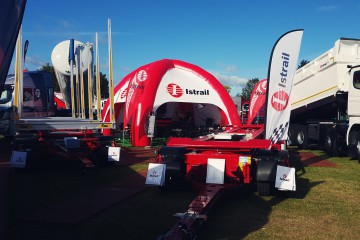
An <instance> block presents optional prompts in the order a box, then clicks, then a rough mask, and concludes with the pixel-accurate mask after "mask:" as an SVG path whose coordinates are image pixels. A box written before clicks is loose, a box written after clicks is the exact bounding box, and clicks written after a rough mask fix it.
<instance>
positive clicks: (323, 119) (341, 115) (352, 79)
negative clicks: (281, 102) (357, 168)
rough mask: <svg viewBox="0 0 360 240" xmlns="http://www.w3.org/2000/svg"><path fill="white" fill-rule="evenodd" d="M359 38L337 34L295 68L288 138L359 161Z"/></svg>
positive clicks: (294, 143)
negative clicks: (331, 43) (317, 53)
mask: <svg viewBox="0 0 360 240" xmlns="http://www.w3.org/2000/svg"><path fill="white" fill-rule="evenodd" d="M359 45H360V39H350V38H341V39H339V40H337V41H336V42H335V45H334V47H333V48H331V49H330V50H328V51H326V52H325V53H323V54H321V55H320V56H319V57H317V58H315V59H314V60H312V61H310V62H309V63H308V64H306V65H305V66H303V67H302V68H300V69H298V70H297V71H296V73H295V76H294V86H293V90H292V91H293V92H292V98H291V119H290V127H289V136H290V138H289V141H290V143H291V144H293V145H297V146H298V147H299V148H307V147H318V148H320V149H323V150H324V151H325V152H326V153H327V154H328V155H330V156H339V155H345V154H348V155H349V156H351V157H352V158H354V159H357V160H358V161H360V68H359V67H360V46H359Z"/></svg>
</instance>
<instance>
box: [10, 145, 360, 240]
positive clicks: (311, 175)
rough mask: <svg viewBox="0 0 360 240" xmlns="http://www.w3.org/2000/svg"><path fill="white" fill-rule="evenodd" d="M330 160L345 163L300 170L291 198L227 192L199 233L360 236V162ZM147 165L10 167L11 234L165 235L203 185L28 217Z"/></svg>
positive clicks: (222, 236) (72, 236) (244, 236)
mask: <svg viewBox="0 0 360 240" xmlns="http://www.w3.org/2000/svg"><path fill="white" fill-rule="evenodd" d="M314 153H315V154H319V155H321V154H323V153H322V152H320V151H314ZM329 160H330V161H332V162H334V163H336V164H337V167H336V168H330V167H305V172H301V171H299V172H298V173H299V174H301V176H299V178H298V180H297V192H295V193H291V194H288V195H287V197H284V196H282V197H279V196H278V197H259V196H258V195H257V194H255V193H252V192H246V191H238V192H233V193H229V194H227V195H225V196H224V198H223V199H222V200H221V201H220V202H219V203H218V204H217V206H216V208H214V210H213V211H212V212H211V213H210V215H209V219H208V221H207V222H205V224H204V225H203V226H202V228H201V230H200V232H199V239H206V240H207V239H224V240H225V239H358V237H359V235H360V164H359V163H358V162H357V161H355V160H350V159H349V158H329ZM146 168H147V165H146V164H135V165H132V166H130V167H129V166H117V167H105V168H103V169H102V170H101V172H100V173H96V172H91V171H90V172H88V173H86V174H81V173H80V172H79V171H78V169H76V168H74V167H73V166H71V165H69V166H66V165H63V167H61V168H58V167H54V166H52V165H49V166H47V167H46V169H39V170H37V171H35V172H21V171H20V172H19V171H10V172H9V208H8V215H9V219H10V225H9V232H10V235H11V239H21V240H22V239H27V240H29V239H49V240H52V239H61V240H64V239H69V240H72V239H74V240H75V239H77V240H78V239H84V240H85V239H86V240H95V239H102V240H107V239H117V240H120V239H157V237H158V236H159V235H161V234H165V233H166V232H167V231H168V230H169V229H170V228H171V227H172V226H173V225H174V224H175V222H176V221H177V219H175V218H174V217H172V214H174V213H176V212H183V211H185V210H186V209H187V207H188V205H189V203H190V202H191V200H192V199H193V198H194V196H195V195H196V192H195V191H193V190H183V191H171V192H162V191H160V190H159V189H158V188H148V189H146V190H144V191H142V192H139V193H138V194H136V195H134V196H133V197H131V198H128V199H126V200H124V201H122V202H120V203H119V204H117V205H115V206H113V207H111V208H109V209H108V210H106V211H103V212H101V213H99V214H97V215H96V216H94V217H92V218H90V219H88V220H86V221H83V222H81V223H80V224H76V225H68V224H56V223H48V222H35V221H27V220H20V218H21V216H23V215H27V214H31V213H34V212H36V211H38V210H40V209H42V208H44V207H46V206H49V205H51V204H54V203H56V202H59V201H63V200H65V199H68V198H72V197H75V196H78V195H80V194H83V193H85V192H88V191H91V189H94V188H96V187H101V186H103V185H106V184H108V183H110V182H112V181H115V180H118V179H119V178H126V177H127V176H129V174H135V173H136V172H137V171H139V170H143V169H146Z"/></svg>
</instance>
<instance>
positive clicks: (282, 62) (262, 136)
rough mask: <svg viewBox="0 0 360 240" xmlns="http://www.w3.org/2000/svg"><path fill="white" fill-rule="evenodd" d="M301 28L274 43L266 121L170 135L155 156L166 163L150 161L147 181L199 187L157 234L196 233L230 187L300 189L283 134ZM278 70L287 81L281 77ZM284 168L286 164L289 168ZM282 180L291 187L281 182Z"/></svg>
mask: <svg viewBox="0 0 360 240" xmlns="http://www.w3.org/2000/svg"><path fill="white" fill-rule="evenodd" d="M302 32H303V31H302V30H294V31H291V32H288V33H286V34H284V35H283V36H282V37H281V38H280V39H279V40H278V41H277V43H276V44H275V46H274V48H273V52H272V55H271V57H270V64H269V75H268V78H267V79H268V80H267V87H266V90H265V91H266V94H265V96H266V98H265V99H267V100H268V101H267V102H268V104H267V107H266V123H259V124H252V123H243V124H242V125H241V126H223V127H222V128H221V129H219V131H217V132H214V133H210V134H208V135H205V136H200V137H195V138H181V137H170V138H169V139H168V141H167V142H166V146H164V147H162V148H160V149H159V151H158V155H157V158H156V161H155V162H156V164H157V165H156V166H157V167H158V166H159V167H162V169H155V168H150V167H149V170H148V175H147V181H146V182H147V184H153V183H156V184H154V185H157V186H160V188H161V189H165V190H168V189H176V188H178V187H183V186H188V185H189V184H190V185H191V186H193V187H195V188H197V189H198V190H199V194H198V195H197V196H196V197H195V199H194V200H193V201H192V202H191V203H190V205H189V208H188V210H187V211H186V212H184V213H176V214H175V215H174V216H176V217H179V218H180V219H179V221H178V222H177V223H176V224H175V225H174V227H173V228H172V229H171V230H169V231H168V232H167V233H166V234H165V235H162V236H160V237H159V239H167V240H169V239H195V238H196V231H197V229H198V228H199V227H200V226H201V224H202V223H203V222H204V221H205V220H206V219H207V215H208V213H209V211H210V210H211V208H212V207H213V206H214V205H215V203H216V201H217V199H219V198H220V196H221V195H222V194H223V193H225V192H229V190H230V189H236V188H238V187H244V186H249V187H251V186H253V184H254V185H255V186H256V190H257V192H258V194H259V195H262V196H266V195H273V194H275V193H277V192H278V191H296V184H295V175H296V172H295V168H294V167H292V165H291V164H292V163H291V161H289V153H288V151H287V150H286V144H285V140H286V139H287V126H288V122H289V115H290V104H288V103H290V102H289V96H290V95H291V88H292V80H293V76H294V73H295V70H296V65H297V60H298V53H299V49H300V43H301V38H302ZM279 73H282V74H283V75H284V76H283V78H286V80H287V84H284V83H282V82H281V79H279V78H278V74H279ZM280 84H281V87H282V88H279V85H280ZM258 104H260V105H261V101H260V103H258ZM280 169H286V173H285V172H281V170H280ZM161 172H162V174H160V173H161ZM160 175H161V177H160ZM150 180H151V182H150ZM280 181H281V182H282V183H285V184H286V185H287V186H288V187H287V188H284V186H280V185H278V183H279V182H280Z"/></svg>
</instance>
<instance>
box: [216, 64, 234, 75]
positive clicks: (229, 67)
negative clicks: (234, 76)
mask: <svg viewBox="0 0 360 240" xmlns="http://www.w3.org/2000/svg"><path fill="white" fill-rule="evenodd" d="M217 66H218V67H219V68H220V69H221V70H220V71H221V72H224V73H236V72H238V67H237V66H236V65H234V64H223V63H217Z"/></svg>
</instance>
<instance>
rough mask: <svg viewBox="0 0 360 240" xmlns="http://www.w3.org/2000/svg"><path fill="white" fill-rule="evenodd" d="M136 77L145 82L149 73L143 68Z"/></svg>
mask: <svg viewBox="0 0 360 240" xmlns="http://www.w3.org/2000/svg"><path fill="white" fill-rule="evenodd" d="M136 77H137V79H138V80H139V81H140V82H143V81H145V80H146V79H147V77H148V75H147V72H146V71H145V70H141V71H139V72H138V73H137V75H136Z"/></svg>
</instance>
